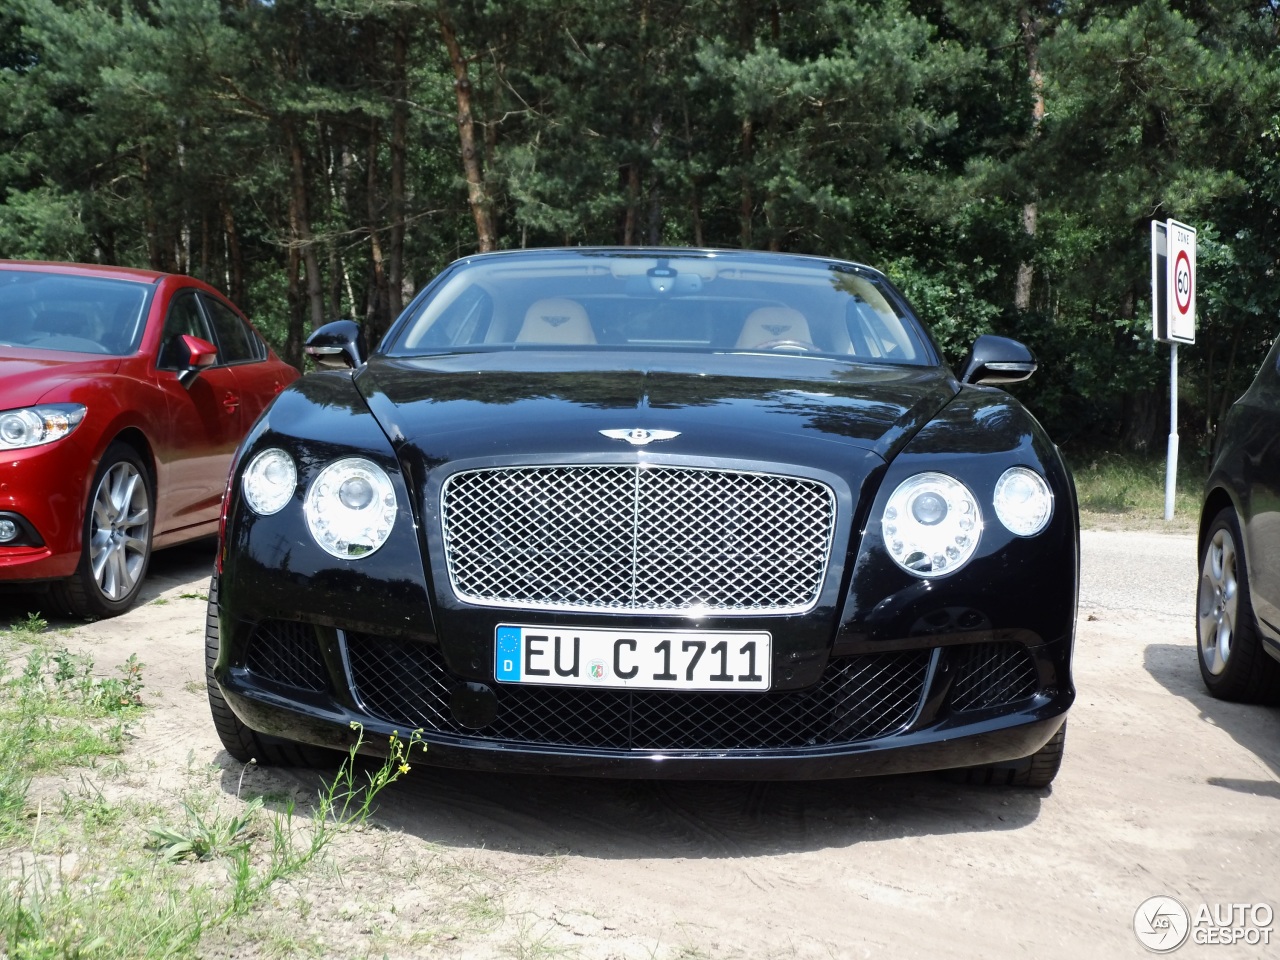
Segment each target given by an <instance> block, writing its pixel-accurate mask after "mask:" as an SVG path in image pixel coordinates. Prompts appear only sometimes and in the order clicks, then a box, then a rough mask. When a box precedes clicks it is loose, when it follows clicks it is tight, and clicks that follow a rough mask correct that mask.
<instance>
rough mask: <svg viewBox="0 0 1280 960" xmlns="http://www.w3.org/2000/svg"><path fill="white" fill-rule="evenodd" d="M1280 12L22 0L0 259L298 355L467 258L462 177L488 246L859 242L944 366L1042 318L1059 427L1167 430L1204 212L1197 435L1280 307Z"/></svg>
mask: <svg viewBox="0 0 1280 960" xmlns="http://www.w3.org/2000/svg"><path fill="white" fill-rule="evenodd" d="M1276 22H1277V21H1276V12H1275V8H1274V5H1268V4H1255V5H1252V6H1250V5H1234V6H1233V5H1225V6H1224V5H1221V4H1219V5H1211V4H1184V3H1174V2H1173V0H1142V2H1139V3H1136V4H1131V3H1123V4H1122V3H1116V2H1114V0H1078V2H1072V3H1065V4H1063V3H1049V2H1047V0H1033V2H1029V3H1028V2H1021V0H1020V2H1018V3H1014V2H1013V0H996V2H978V0H945V2H943V3H923V2H920V0H819V2H814V3H799V2H795V0H742V2H739V3H734V4H725V3H721V2H719V0H642V2H640V3H632V2H626V0H489V2H486V3H483V4H469V3H458V2H456V0H454V2H449V0H439V2H437V3H435V4H433V5H428V6H426V7H423V6H415V5H412V4H403V3H399V2H396V0H278V2H275V3H240V2H232V0H137V2H134V3H130V4H123V5H121V4H117V3H114V2H106V0H74V2H67V0H13V2H12V3H10V4H8V5H6V7H5V8H4V10H3V11H0V256H16V257H48V258H67V259H88V260H102V261H109V262H118V263H125V264H129V265H138V266H151V267H155V268H158V269H176V270H181V271H186V272H191V273H194V274H196V275H198V276H201V277H203V278H204V279H207V280H209V281H211V282H213V283H214V284H216V285H218V286H220V287H222V288H224V289H226V290H227V291H228V292H229V293H230V294H231V295H232V297H233V298H234V299H236V300H238V301H239V302H240V303H241V304H242V305H243V306H245V307H246V308H247V309H248V310H249V311H250V315H251V318H252V319H253V320H254V321H255V323H257V325H258V326H259V328H260V329H261V330H262V331H263V333H264V334H265V335H266V336H267V338H268V339H269V340H270V341H271V342H272V343H273V344H274V345H275V346H276V347H277V349H280V350H282V351H283V352H284V353H285V355H286V356H287V357H288V358H289V359H291V360H293V361H294V362H299V363H300V362H301V356H300V342H301V338H302V337H303V336H304V334H305V332H306V330H307V329H308V328H309V327H310V326H312V325H314V324H316V323H318V322H321V321H323V320H325V319H329V318H330V317H332V316H337V315H354V316H356V317H359V318H363V319H365V320H366V321H367V322H368V323H369V324H370V327H371V330H372V333H373V336H374V339H376V338H377V336H378V335H380V333H381V332H382V331H383V330H385V329H386V326H387V325H388V324H389V323H390V321H391V319H392V315H393V314H394V312H395V311H396V310H397V309H398V307H399V305H400V304H402V303H403V302H404V300H405V298H406V297H407V296H408V295H410V294H411V293H412V291H413V289H414V288H415V287H417V286H419V285H421V284H422V283H423V282H425V281H426V280H427V279H428V278H429V277H430V276H431V275H432V274H433V273H434V272H435V271H436V270H437V269H438V268H439V267H441V266H443V265H444V264H445V263H446V262H448V261H449V260H451V259H453V258H454V257H456V256H459V255H462V254H466V253H469V252H471V251H473V250H474V249H475V248H476V245H477V242H478V238H477V233H476V227H475V223H474V221H473V218H472V209H471V206H470V204H471V202H472V200H475V202H477V203H481V204H484V205H486V206H487V208H488V209H490V210H491V212H492V218H493V222H494V230H495V232H496V235H497V239H496V243H497V245H498V246H500V247H501V246H535V245H549V244H550V245H558V244H580V243H605V244H640V243H657V244H696V245H706V246H730V247H734V246H748V247H761V248H774V249H780V250H795V251H801V252H809V253H825V254H833V255H837V256H847V257H851V258H854V259H859V260H862V261H864V262H868V263H871V264H873V265H875V266H880V267H882V268H884V269H886V271H887V272H888V273H889V274H890V275H891V276H893V277H894V278H895V279H896V280H897V281H898V282H899V283H900V284H901V285H902V286H903V287H904V289H905V290H906V292H907V294H908V296H909V297H910V298H911V299H912V300H913V301H914V303H915V304H916V306H917V308H918V309H919V310H920V312H921V314H922V315H923V316H924V318H925V319H926V321H927V322H929V323H930V325H931V326H932V329H933V331H934V334H935V336H936V338H937V339H938V341H939V342H940V344H941V345H942V346H943V348H944V350H945V352H946V354H947V356H948V357H949V358H951V359H952V361H953V362H955V361H958V360H959V359H960V358H961V357H962V356H963V355H964V353H965V351H966V350H967V348H968V345H969V344H970V343H971V342H972V340H973V338H974V337H975V336H976V335H978V334H979V333H983V332H988V331H991V332H999V333H1003V334H1007V335H1014V336H1020V337H1022V338H1024V339H1025V340H1026V341H1027V342H1028V344H1029V345H1030V346H1031V347H1032V349H1033V350H1034V351H1035V352H1036V353H1037V355H1038V356H1039V357H1040V358H1041V360H1042V369H1041V373H1040V374H1039V375H1037V377H1036V378H1034V379H1033V380H1032V381H1031V383H1029V384H1028V385H1027V386H1026V387H1023V388H1020V390H1021V391H1022V394H1023V397H1024V399H1025V400H1026V401H1027V402H1028V403H1029V404H1030V405H1031V406H1032V407H1033V409H1035V411H1036V412H1037V413H1038V414H1039V415H1040V417H1041V418H1042V419H1043V420H1045V421H1046V423H1047V425H1048V426H1049V427H1050V430H1051V432H1053V433H1054V435H1055V436H1056V437H1060V438H1062V439H1064V440H1066V441H1067V442H1068V443H1073V442H1076V441H1079V442H1085V441H1086V440H1087V441H1089V442H1092V441H1093V440H1095V439H1097V438H1098V437H1102V438H1104V439H1108V440H1109V441H1110V442H1112V443H1115V442H1116V441H1118V440H1120V439H1123V440H1124V442H1125V444H1126V445H1128V446H1131V447H1143V446H1145V447H1146V448H1148V449H1151V448H1152V447H1153V446H1154V445H1155V443H1156V441H1157V440H1158V437H1159V436H1160V435H1161V434H1162V432H1163V431H1164V429H1165V428H1167V425H1164V424H1161V423H1159V420H1160V417H1159V416H1158V415H1156V411H1158V410H1160V409H1163V408H1164V407H1165V406H1167V399H1166V398H1165V397H1164V394H1165V391H1166V387H1165V386H1164V384H1165V382H1166V370H1167V362H1166V357H1167V352H1166V351H1165V350H1164V349H1163V348H1157V347H1155V346H1154V345H1153V344H1152V343H1151V340H1150V332H1149V326H1150V320H1149V316H1150V298H1149V294H1148V274H1149V269H1148V238H1149V226H1148V224H1149V221H1150V220H1151V219H1152V218H1157V219H1164V218H1166V217H1175V218H1177V219H1180V220H1183V221H1185V222H1188V223H1191V224H1193V225H1195V226H1197V227H1199V228H1200V237H1201V253H1200V261H1199V262H1200V270H1199V274H1200V276H1199V279H1200V284H1199V295H1198V315H1199V322H1200V334H1199V338H1198V343H1197V345H1196V347H1195V348H1194V349H1193V350H1184V351H1183V356H1184V360H1183V374H1184V386H1183V390H1184V395H1183V397H1182V400H1183V401H1184V406H1185V409H1186V421H1185V422H1184V423H1183V424H1181V425H1180V432H1181V433H1182V434H1183V435H1184V436H1186V437H1189V438H1194V442H1195V443H1196V444H1197V445H1200V446H1206V445H1207V443H1208V438H1209V436H1210V435H1211V432H1212V429H1213V425H1214V424H1215V423H1216V422H1217V420H1218V419H1220V417H1221V415H1222V413H1223V411H1224V410H1225V405H1226V404H1228V403H1229V402H1230V401H1231V400H1232V399H1233V398H1234V397H1235V396H1236V395H1237V394H1238V393H1239V392H1240V391H1241V390H1242V389H1243V387H1244V385H1245V384H1246V383H1247V382H1248V378H1249V374H1250V373H1251V371H1252V369H1253V368H1254V367H1255V366H1256V364H1257V362H1258V360H1259V359H1260V357H1261V355H1262V353H1263V352H1264V351H1265V350H1266V348H1267V346H1268V345H1269V342H1270V340H1271V338H1272V337H1273V335H1274V332H1275V331H1274V329H1273V328H1274V325H1275V318H1276V316H1277V315H1278V314H1280V283H1278V282H1277V280H1276V277H1277V255H1276V250H1278V249H1280V236H1277V230H1278V229H1280V228H1278V227H1277V224H1280V161H1278V160H1277V157H1278V156H1280V113H1277V110H1276V107H1275V104H1276V103H1278V102H1280V62H1278V61H1277V58H1276V56H1275V37H1276ZM446 24H447V25H449V27H450V29H451V30H452V31H453V35H454V37H455V38H456V41H457V45H458V48H459V57H460V61H459V68H460V69H462V70H463V71H464V74H465V75H464V77H463V78H462V79H459V78H458V77H457V76H455V65H454V64H453V63H452V62H451V60H450V57H449V54H448V52H447V50H446V44H445V42H444V37H445V30H444V25H446ZM460 92H461V93H463V94H464V96H465V99H466V102H467V108H466V109H467V111H468V116H469V118H470V120H471V122H472V129H473V130H474V133H475V137H476V151H475V154H474V155H473V156H472V157H471V158H470V159H471V160H472V161H473V164H472V167H471V173H472V176H473V177H476V178H478V179H477V180H476V182H475V183H472V184H468V182H467V179H466V177H465V176H464V172H465V171H464V165H463V163H462V159H463V158H462V152H461V142H460V139H459V131H460V129H461V128H460V125H459V117H460V116H461V114H460V111H461V110H462V105H461V102H460V101H459V99H458V96H459V93H460ZM1041 97H1042V98H1043V111H1042V112H1040V111H1039V110H1038V108H1037V104H1038V98H1041ZM1020 277H1021V278H1022V281H1029V286H1028V287H1027V288H1026V290H1025V294H1024V295H1022V294H1019V293H1018V292H1017V291H1018V290H1019V283H1020V282H1022V281H1020V279H1019V278H1020Z"/></svg>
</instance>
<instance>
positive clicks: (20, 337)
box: [0, 260, 298, 618]
mask: <svg viewBox="0 0 1280 960" xmlns="http://www.w3.org/2000/svg"><path fill="white" fill-rule="evenodd" d="M297 376H298V373H297V371H296V370H294V369H293V368H292V367H290V366H289V365H288V364H286V363H284V362H283V361H282V360H280V358H279V357H277V356H276V355H275V353H273V352H272V350H271V348H270V347H268V346H267V344H266V342H265V341H264V340H263V339H262V337H261V336H259V335H258V333H257V331H256V330H254V329H253V327H252V326H251V325H250V324H249V323H248V321H246V320H245V319H244V317H243V316H242V315H241V314H240V312H239V311H238V310H237V309H236V308H235V307H234V306H232V305H231V303H230V302H228V301H227V300H226V299H225V298H224V297H223V296H222V295H221V294H219V293H218V292H217V291H216V290H214V289H213V288H212V287H210V286H209V285H208V284H205V283H201V282H200V281H199V280H195V279H193V278H191V277H184V276H177V275H174V274H164V273H155V272H152V271H146V270H130V269H126V268H123V267H103V266H90V265H86V264H71V263H35V262H23V261H3V260H0V585H5V584H12V583H16V582H23V583H26V584H32V583H36V582H44V583H48V584H49V585H50V589H51V593H52V596H53V599H54V600H55V601H56V602H57V603H58V605H59V606H61V607H62V608H63V609H64V610H65V611H66V612H67V613H70V614H72V615H73V616H76V617H84V618H98V617H110V616H114V615H116V614H119V613H123V612H124V611H125V610H127V609H128V608H129V607H130V606H131V605H132V603H133V602H134V600H135V598H136V597H137V595H138V590H139V588H140V587H141V586H142V580H143V577H144V576H145V575H146V570H147V562H148V560H149V559H150V557H151V551H152V550H153V549H155V548H159V547H168V546H172V545H174V544H178V543H183V542H186V541H189V540H195V539H198V538H200V537H205V536H209V535H211V534H213V533H216V532H217V524H218V516H219V512H220V509H221V505H222V495H223V491H224V490H225V487H226V482H227V473H228V470H229V467H230V463H231V457H232V454H233V452H234V451H235V447H236V444H237V443H239V441H240V438H241V437H243V436H244V434H245V433H246V432H247V431H248V429H249V427H250V426H252V424H253V422H254V421H255V420H256V419H257V417H258V414H259V413H261V412H262V410H263V409H264V408H265V407H266V405H267V404H268V403H269V402H270V401H271V399H272V398H273V397H274V396H275V395H276V394H277V393H279V392H280V391H281V390H282V389H283V388H284V387H285V385H287V384H288V383H290V382H292V381H293V380H295V379H296V378H297Z"/></svg>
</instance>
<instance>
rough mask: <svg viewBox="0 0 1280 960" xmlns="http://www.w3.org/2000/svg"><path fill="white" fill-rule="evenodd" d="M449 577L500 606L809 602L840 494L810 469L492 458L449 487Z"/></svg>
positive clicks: (609, 608)
mask: <svg viewBox="0 0 1280 960" xmlns="http://www.w3.org/2000/svg"><path fill="white" fill-rule="evenodd" d="M440 512H441V522H442V528H443V534H444V551H445V560H446V564H447V568H448V573H449V582H450V584H451V585H452V587H453V591H454V593H455V595H456V596H457V597H458V599H460V600H462V601H464V602H466V603H474V604H478V605H482V606H491V607H515V608H530V609H541V610H561V611H573V612H590V613H635V612H642V613H643V612H659V613H665V612H687V611H703V610H705V611H707V612H709V613H716V614H721V615H726V614H727V615H734V614H743V615H747V614H793V613H804V612H806V611H808V610H811V609H813V607H814V606H815V605H816V604H817V602H818V596H819V593H820V592H821V590H822V583H823V580H824V578H825V576H826V572H827V567H828V564H829V562H830V557H831V547H832V541H833V536H834V530H835V521H836V497H835V493H834V492H833V491H832V489H831V488H830V487H829V486H827V485H826V484H825V483H822V482H820V481H817V480H812V479H808V478H805V477H792V476H784V475H781V474H770V473H758V472H748V471H735V470H721V469H708V468H703V467H685V466H670V465H656V464H649V463H642V464H620V465H592V464H588V465H560V466H516V467H489V468H484V469H480V470H468V471H463V472H460V473H456V474H454V475H453V476H451V477H449V478H448V479H447V480H446V481H445V483H444V486H443V489H442V491H441V511H440Z"/></svg>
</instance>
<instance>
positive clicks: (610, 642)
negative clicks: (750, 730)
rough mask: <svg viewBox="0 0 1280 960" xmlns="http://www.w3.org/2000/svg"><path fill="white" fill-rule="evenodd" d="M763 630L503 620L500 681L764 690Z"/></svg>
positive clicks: (497, 647)
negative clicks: (633, 627)
mask: <svg viewBox="0 0 1280 960" xmlns="http://www.w3.org/2000/svg"><path fill="white" fill-rule="evenodd" d="M771 664H772V656H771V651H770V636H769V634H768V633H765V632H746V631H744V632H733V631H723V630H601V629H594V628H592V629H586V630H582V629H572V630H570V629H565V628H562V627H545V626H526V625H521V624H506V623H504V624H501V625H499V627H498V629H497V634H496V637H495V639H494V676H495V677H496V678H497V680H498V681H499V682H500V683H540V684H553V685H560V686H572V687H629V688H631V689H637V690H768V689H769V668H770V666H771Z"/></svg>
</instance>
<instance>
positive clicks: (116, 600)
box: [55, 443, 155, 620]
mask: <svg viewBox="0 0 1280 960" xmlns="http://www.w3.org/2000/svg"><path fill="white" fill-rule="evenodd" d="M92 491H93V492H92V493H90V495H89V502H88V504H87V505H86V506H85V519H84V539H83V547H82V548H81V556H80V563H79V565H78V566H77V567H76V572H75V573H74V574H73V575H72V576H71V577H70V578H69V579H68V580H66V581H65V582H64V583H62V584H60V585H59V586H58V588H57V589H56V597H55V599H56V600H57V601H58V602H59V603H60V604H61V606H62V607H63V609H65V610H66V611H67V612H68V613H70V614H71V615H72V616H74V617H79V618H82V619H86V620H96V619H99V618H102V617H114V616H116V615H117V614H120V613H123V612H124V611H125V610H128V609H129V607H130V606H132V605H133V602H134V600H135V599H136V598H137V596H138V591H139V590H141V589H142V581H143V579H144V578H145V577H146V574H147V564H148V563H149V562H150V560H151V529H152V517H153V516H154V514H155V494H154V493H153V492H152V488H151V477H150V475H149V474H148V472H147V468H146V465H145V464H143V462H142V458H141V457H139V456H138V454H137V452H136V451H135V450H134V449H133V448H132V447H129V446H126V445H125V444H122V443H113V444H112V445H111V446H110V447H108V448H107V452H106V453H105V454H104V455H103V457H102V462H101V463H100V464H99V465H98V472H97V473H96V474H95V476H94V479H93V485H92Z"/></svg>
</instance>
